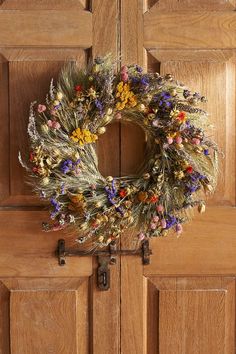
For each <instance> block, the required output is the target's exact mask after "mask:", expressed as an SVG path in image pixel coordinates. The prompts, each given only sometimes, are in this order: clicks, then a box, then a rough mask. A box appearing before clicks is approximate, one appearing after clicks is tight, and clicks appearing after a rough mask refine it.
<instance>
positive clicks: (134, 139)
mask: <svg viewBox="0 0 236 354" xmlns="http://www.w3.org/2000/svg"><path fill="white" fill-rule="evenodd" d="M145 146H146V142H145V133H144V131H143V130H142V129H141V128H140V127H139V126H137V125H134V124H130V123H127V122H124V123H122V124H121V175H122V176H128V175H133V174H137V173H138V170H139V168H140V166H141V165H142V164H143V162H144V160H145V158H146V157H145Z"/></svg>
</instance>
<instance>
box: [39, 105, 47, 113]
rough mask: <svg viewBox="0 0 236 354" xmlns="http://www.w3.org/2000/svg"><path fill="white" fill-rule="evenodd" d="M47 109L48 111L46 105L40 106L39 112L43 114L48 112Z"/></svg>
mask: <svg viewBox="0 0 236 354" xmlns="http://www.w3.org/2000/svg"><path fill="white" fill-rule="evenodd" d="M46 109H47V107H46V106H44V104H39V105H38V112H39V113H42V112H44V111H46Z"/></svg>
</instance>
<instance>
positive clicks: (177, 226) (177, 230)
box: [175, 224, 183, 235]
mask: <svg viewBox="0 0 236 354" xmlns="http://www.w3.org/2000/svg"><path fill="white" fill-rule="evenodd" d="M175 229H176V232H177V234H178V235H180V234H182V232H183V226H182V225H181V224H177V225H176V228H175Z"/></svg>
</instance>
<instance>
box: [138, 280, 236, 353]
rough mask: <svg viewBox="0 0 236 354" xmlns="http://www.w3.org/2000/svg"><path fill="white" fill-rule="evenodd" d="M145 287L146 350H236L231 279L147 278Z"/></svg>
mask: <svg viewBox="0 0 236 354" xmlns="http://www.w3.org/2000/svg"><path fill="white" fill-rule="evenodd" d="M144 286H145V300H146V306H147V316H146V317H145V320H146V328H145V330H146V331H147V335H146V338H147V341H146V345H147V353H149V354H152V353H153V354H154V353H157V352H158V350H159V352H160V353H162V354H170V353H175V354H187V353H191V354H208V353H215V354H223V353H225V354H233V353H234V352H235V342H234V331H235V322H234V317H233V316H232V312H233V313H234V312H235V281H234V279H233V278H232V279H230V278H157V277H150V278H146V279H145V280H144ZM206 314H207V315H206ZM153 326H154V327H153ZM157 333H158V336H157V335H156V334H157Z"/></svg>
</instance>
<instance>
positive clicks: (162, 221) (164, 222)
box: [161, 219, 166, 229]
mask: <svg viewBox="0 0 236 354" xmlns="http://www.w3.org/2000/svg"><path fill="white" fill-rule="evenodd" d="M161 227H162V228H163V229H165V228H166V221H165V219H162V220H161Z"/></svg>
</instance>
